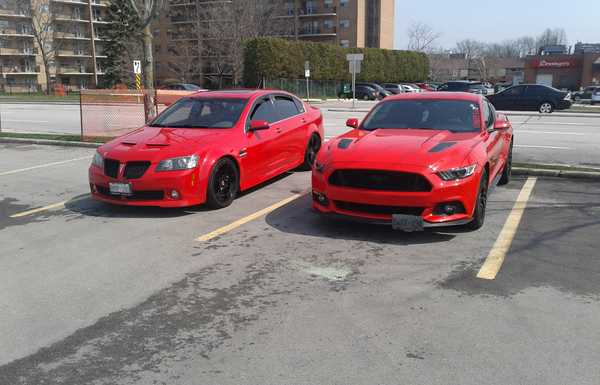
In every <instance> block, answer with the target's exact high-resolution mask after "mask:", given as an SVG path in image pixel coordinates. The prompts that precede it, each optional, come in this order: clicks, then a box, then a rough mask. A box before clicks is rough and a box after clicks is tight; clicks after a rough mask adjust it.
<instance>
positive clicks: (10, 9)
mask: <svg viewBox="0 0 600 385" xmlns="http://www.w3.org/2000/svg"><path fill="white" fill-rule="evenodd" d="M30 11H31V5H30V3H29V1H28V0H19V1H13V2H11V1H5V0H0V91H2V90H10V89H13V90H14V91H15V92H21V91H32V90H36V89H37V85H38V84H39V83H40V82H42V81H44V77H43V75H41V71H40V63H39V62H38V57H37V50H36V49H35V43H34V35H33V31H32V27H31V13H30Z"/></svg>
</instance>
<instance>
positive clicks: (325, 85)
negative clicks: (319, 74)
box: [264, 78, 343, 99]
mask: <svg viewBox="0 0 600 385" xmlns="http://www.w3.org/2000/svg"><path fill="white" fill-rule="evenodd" d="M306 83H307V81H306V79H271V80H268V79H265V81H264V88H274V89H279V90H283V91H287V92H291V93H292V94H294V95H297V96H298V97H300V98H302V99H306V98H307V94H306V91H307V87H306ZM342 84H343V82H341V81H338V80H311V79H310V78H309V79H308V97H310V98H311V99H331V98H337V97H338V93H339V91H340V88H341V86H342Z"/></svg>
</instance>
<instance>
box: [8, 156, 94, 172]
mask: <svg viewBox="0 0 600 385" xmlns="http://www.w3.org/2000/svg"><path fill="white" fill-rule="evenodd" d="M84 159H92V157H91V156H83V157H81V158H75V159H67V160H61V161H60V162H52V163H46V164H40V165H37V166H32V167H26V168H20V169H18V170H12V171H4V172H0V176H4V175H11V174H16V173H19V172H23V171H30V170H35V169H38V168H44V167H50V166H58V165H60V164H65V163H70V162H75V161H78V160H84Z"/></svg>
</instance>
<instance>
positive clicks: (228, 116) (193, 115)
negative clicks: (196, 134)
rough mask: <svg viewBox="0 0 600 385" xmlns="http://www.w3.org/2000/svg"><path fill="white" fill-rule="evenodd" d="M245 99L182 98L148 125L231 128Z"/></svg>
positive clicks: (240, 112) (244, 103)
mask: <svg viewBox="0 0 600 385" xmlns="http://www.w3.org/2000/svg"><path fill="white" fill-rule="evenodd" d="M245 105H246V100H243V99H199V98H184V99H180V100H179V101H177V102H176V103H175V104H173V105H172V106H171V107H169V108H168V109H167V110H166V111H165V112H163V113H162V114H160V115H159V116H158V117H157V118H156V119H155V120H154V121H153V122H152V124H151V125H150V126H152V127H180V128H231V127H233V126H234V125H235V124H236V123H237V121H238V120H239V118H240V115H241V114H242V111H243V109H244V106H245Z"/></svg>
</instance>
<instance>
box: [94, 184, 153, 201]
mask: <svg viewBox="0 0 600 385" xmlns="http://www.w3.org/2000/svg"><path fill="white" fill-rule="evenodd" d="M96 191H98V193H99V194H101V195H104V196H107V197H109V198H113V199H124V200H128V201H159V200H162V199H164V197H165V193H164V191H152V190H145V191H133V193H132V194H131V195H127V196H121V195H112V194H111V193H110V190H109V189H108V187H104V186H98V185H96Z"/></svg>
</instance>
